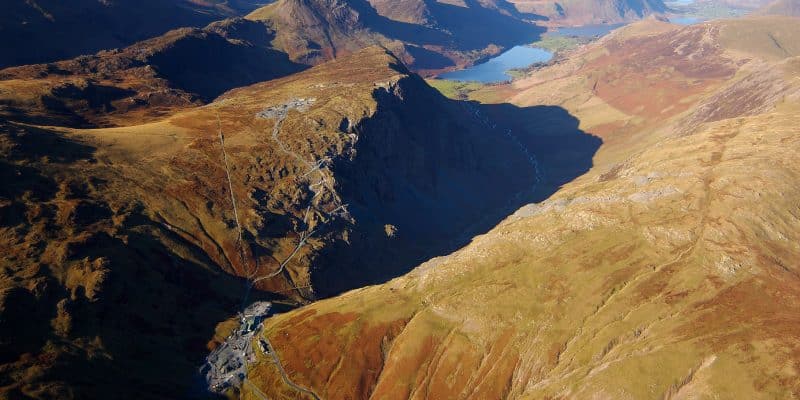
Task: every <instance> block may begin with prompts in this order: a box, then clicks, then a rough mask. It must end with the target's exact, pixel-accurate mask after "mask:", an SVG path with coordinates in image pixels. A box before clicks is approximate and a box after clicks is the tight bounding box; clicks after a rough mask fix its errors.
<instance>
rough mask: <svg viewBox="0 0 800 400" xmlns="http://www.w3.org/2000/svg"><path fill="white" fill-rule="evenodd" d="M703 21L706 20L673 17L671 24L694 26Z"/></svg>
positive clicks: (670, 20)
mask: <svg viewBox="0 0 800 400" xmlns="http://www.w3.org/2000/svg"><path fill="white" fill-rule="evenodd" d="M703 21H705V20H704V19H702V18H697V17H672V18H670V19H669V22H672V23H673V24H678V25H694V24H697V23H700V22H703Z"/></svg>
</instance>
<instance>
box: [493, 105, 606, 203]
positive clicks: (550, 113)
mask: <svg viewBox="0 0 800 400" xmlns="http://www.w3.org/2000/svg"><path fill="white" fill-rule="evenodd" d="M481 109H482V110H483V111H484V113H485V114H486V116H487V117H489V118H490V119H492V120H493V121H497V122H498V123H499V124H500V125H501V126H502V127H503V128H505V129H511V130H512V131H513V132H517V134H518V137H519V139H520V140H521V142H522V143H523V144H524V145H525V146H527V147H528V148H529V149H531V151H532V152H533V153H534V154H535V155H536V158H537V160H538V161H539V163H540V168H539V169H540V174H541V179H542V182H540V184H539V187H540V189H539V190H538V191H537V194H536V198H535V200H536V201H542V200H545V199H546V198H547V197H549V196H550V195H551V194H552V193H554V192H555V191H557V190H558V189H560V188H561V186H563V185H565V184H567V183H569V182H570V181H572V180H573V179H575V178H576V177H578V176H581V175H583V174H584V173H586V172H587V171H589V169H590V168H591V167H592V157H593V156H594V154H595V152H597V149H598V148H599V147H600V145H602V142H603V141H602V139H600V138H599V137H597V136H593V135H591V134H587V133H585V132H583V131H581V130H580V129H579V128H578V125H579V123H580V121H579V120H578V119H577V118H575V117H573V116H572V115H571V114H569V112H567V111H566V110H565V109H563V108H561V107H557V106H536V107H523V108H520V107H517V106H515V105H512V104H507V103H504V104H484V105H481Z"/></svg>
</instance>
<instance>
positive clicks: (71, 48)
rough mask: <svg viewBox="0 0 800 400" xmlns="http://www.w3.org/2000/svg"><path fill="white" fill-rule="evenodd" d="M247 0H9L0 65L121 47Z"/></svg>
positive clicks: (248, 4)
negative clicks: (63, 0) (67, 1)
mask: <svg viewBox="0 0 800 400" xmlns="http://www.w3.org/2000/svg"><path fill="white" fill-rule="evenodd" d="M255 7H257V5H256V3H255V2H252V1H192V0H168V1H161V0H157V1H153V0H148V1H130V0H116V1H96V0H77V1H70V2H69V3H65V2H62V1H53V0H35V1H33V0H26V1H23V0H11V1H8V2H6V3H5V4H4V5H3V8H4V9H3V11H4V12H3V15H2V16H0V36H1V37H3V38H5V39H4V40H3V41H2V44H0V68H2V67H7V66H12V65H22V64H34V63H42V62H50V61H55V60H60V59H65V58H71V57H75V56H77V55H81V54H91V53H95V52H97V51H98V50H102V49H110V48H115V47H124V46H127V45H129V44H132V43H134V42H137V41H139V40H143V39H147V38H149V37H152V36H156V35H160V34H162V33H164V32H166V31H168V30H170V29H174V28H178V27H183V26H203V25H206V24H208V23H209V22H211V21H214V20H218V19H223V18H226V17H231V16H235V15H241V14H242V13H246V12H248V11H251V10H252V9H253V8H255Z"/></svg>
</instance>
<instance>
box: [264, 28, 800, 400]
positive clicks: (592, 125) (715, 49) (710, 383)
mask: <svg viewBox="0 0 800 400" xmlns="http://www.w3.org/2000/svg"><path fill="white" fill-rule="evenodd" d="M745 28H747V29H749V30H751V31H753V32H759V31H768V32H772V35H773V36H775V37H777V34H778V33H779V32H781V35H780V36H781V37H782V38H784V40H786V41H789V40H791V38H796V37H800V36H798V35H800V32H798V31H797V29H800V27H797V26H796V25H791V23H790V20H786V19H749V20H742V21H736V22H730V21H723V22H715V23H712V24H704V25H700V26H697V27H685V28H678V27H672V26H669V25H658V26H642V25H639V26H633V27H631V28H629V29H626V30H623V31H620V32H617V33H616V34H615V35H612V36H611V37H609V38H608V39H604V40H602V41H601V42H599V43H597V44H594V45H590V46H589V47H587V48H586V49H584V50H583V51H584V52H583V53H581V54H582V57H581V58H577V59H574V60H572V61H567V62H565V63H564V64H562V65H556V66H553V67H549V68H545V69H544V70H541V71H538V72H535V73H534V74H533V75H532V76H531V77H530V78H528V80H526V81H522V82H520V83H519V84H518V85H519V86H517V88H518V89H519V90H520V92H519V93H520V94H519V95H518V96H517V97H514V98H513V100H514V101H519V102H523V101H524V104H542V103H544V104H563V105H564V106H565V107H566V108H567V109H569V110H570V111H572V112H574V113H575V114H576V115H577V116H578V117H579V118H580V119H581V120H582V122H585V123H586V126H587V130H589V131H590V132H597V133H601V134H602V136H603V137H604V139H605V142H604V146H603V147H602V148H601V150H600V152H599V153H598V155H597V156H596V157H595V165H596V166H595V168H594V169H593V170H592V171H590V172H589V173H588V174H587V175H585V176H583V177H581V178H580V179H578V180H576V181H574V182H572V183H569V184H567V185H565V186H564V188H563V189H562V190H561V191H559V192H557V193H556V194H555V195H554V196H553V197H552V198H550V199H549V200H547V201H545V202H543V203H540V204H532V205H529V206H526V207H523V208H521V209H520V210H519V211H518V212H517V213H516V214H515V215H514V216H512V217H510V218H508V219H506V220H505V221H504V222H503V223H501V224H500V225H499V226H497V227H496V228H495V229H493V230H492V231H490V232H488V233H487V234H485V235H481V236H479V237H477V238H475V239H474V240H473V242H472V243H471V244H470V245H468V246H466V247H465V248H463V249H461V250H459V251H457V252H455V253H454V254H452V255H449V256H446V257H439V258H435V259H433V260H431V261H428V262H426V263H424V264H422V265H421V266H420V267H418V268H417V269H415V270H414V271H412V272H411V273H409V274H408V275H406V276H404V277H402V278H398V279H396V280H393V281H391V282H389V283H387V284H384V285H380V286H375V287H370V288H365V289H362V290H357V291H353V292H350V293H347V294H344V295H342V296H340V297H337V298H333V299H329V300H324V301H321V302H318V303H315V304H312V305H310V306H308V307H305V308H303V309H299V310H296V311H294V312H291V313H288V314H284V315H281V316H278V317H275V318H274V319H272V320H270V321H269V323H268V324H269V325H268V329H267V330H266V332H265V335H267V336H268V337H269V338H270V340H271V341H272V343H273V345H274V346H275V348H276V350H277V352H278V353H279V355H280V357H281V360H282V362H283V365H284V367H285V369H286V370H287V371H288V373H289V375H290V376H291V377H292V379H293V380H294V381H295V382H296V383H299V384H301V385H304V386H306V387H309V388H312V389H313V390H315V391H316V393H318V394H320V396H322V397H323V398H326V399H346V398H361V399H366V398H372V399H395V398H397V399H407V398H410V399H440V398H467V399H473V398H474V399H483V398H509V399H528V398H530V399H548V398H564V399H566V398H569V399H583V398H593V399H596V398H609V399H610V398H614V399H617V398H631V399H664V398H675V399H677V398H706V397H714V396H718V397H720V398H742V399H744V398H747V399H751V398H764V399H772V398H794V397H798V396H800V386H798V382H800V378H799V377H800V347H798V343H800V320H799V319H798V316H797V315H796V313H794V312H793V311H792V310H795V309H796V308H797V307H798V305H800V269H798V265H797V262H796V260H797V259H799V258H798V257H800V247H798V246H797V240H798V239H799V238H800V209H798V202H797V199H798V198H800V192H798V189H797V188H798V187H800V186H798V184H797V182H798V179H800V172H798V169H797V166H796V163H795V161H794V158H795V157H794V154H795V153H796V152H797V150H798V147H800V140H798V138H800V136H798V134H800V131H798V128H797V127H798V126H800V125H798V123H799V122H800V119H798V115H800V114H798V110H800V84H799V83H798V79H797V77H798V76H800V75H799V74H800V69H798V58H797V55H794V56H792V55H790V56H788V57H783V58H776V57H774V54H775V53H774V52H773V51H771V50H770V44H769V43H762V46H757V47H758V49H759V51H758V52H755V53H753V52H748V50H747V49H749V48H750V45H751V44H749V43H745V42H742V41H730V40H731V38H734V37H735V34H736V32H738V31H739V30H741V29H745ZM751 37H752V39H753V40H758V39H757V38H758V37H759V36H758V35H753V36H751ZM779 43H781V42H779ZM782 47H783V46H782ZM701 55H702V56H703V57H700V56H701ZM691 60H694V62H690V61H691ZM656 67H658V68H656ZM637 71H638V72H637ZM767 71H774V72H773V73H766V72H767ZM622 73H624V74H629V75H622ZM572 76H574V77H575V79H572ZM615 77H618V78H615ZM626 77H627V79H625V78H626ZM596 83H597V85H595V84H596ZM634 85H636V86H634ZM604 86H605V88H604ZM555 88H561V89H560V90H556V89H555ZM592 88H595V90H594V91H593V89H592ZM611 88H614V90H611ZM646 89H649V90H646ZM501 90H502V93H507V89H501ZM654 90H662V92H654ZM637 93H638V95H637ZM662 93H663V94H664V95H666V96H671V97H670V98H671V99H673V101H672V104H668V105H665V107H663V108H661V106H657V104H653V103H654V102H656V103H657V102H660V101H661V94H662ZM543 99H546V100H549V101H553V103H550V102H549V101H548V102H545V100H543ZM735 99H740V100H743V101H735ZM537 102H539V103H537ZM670 106H673V107H672V108H670ZM674 108H678V109H677V110H673V109H674ZM592 118H595V119H594V120H592ZM612 124H616V125H612ZM250 377H251V379H253V380H254V382H257V383H258V386H259V387H260V388H261V389H262V390H264V391H265V392H266V393H267V394H268V395H272V396H275V397H280V396H284V397H286V398H291V397H292V395H293V393H292V390H291V389H290V388H287V387H285V386H283V385H282V383H281V380H280V379H279V378H277V377H276V375H275V373H274V370H273V367H272V365H271V364H270V363H269V361H267V360H264V361H263V362H262V363H260V364H259V365H258V366H257V367H255V368H254V369H253V371H252V372H251V374H250ZM251 397H252V396H251ZM252 398H254V397H252Z"/></svg>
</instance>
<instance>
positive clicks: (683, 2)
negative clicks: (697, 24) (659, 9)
mask: <svg viewBox="0 0 800 400" xmlns="http://www.w3.org/2000/svg"><path fill="white" fill-rule="evenodd" d="M693 3H694V0H673V1H665V2H664V4H666V5H668V6H688V5H690V4H693Z"/></svg>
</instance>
